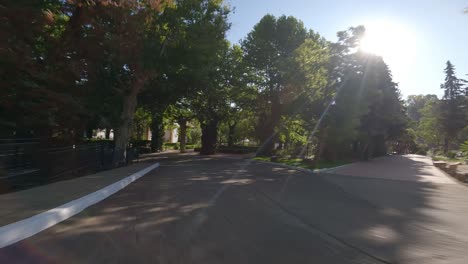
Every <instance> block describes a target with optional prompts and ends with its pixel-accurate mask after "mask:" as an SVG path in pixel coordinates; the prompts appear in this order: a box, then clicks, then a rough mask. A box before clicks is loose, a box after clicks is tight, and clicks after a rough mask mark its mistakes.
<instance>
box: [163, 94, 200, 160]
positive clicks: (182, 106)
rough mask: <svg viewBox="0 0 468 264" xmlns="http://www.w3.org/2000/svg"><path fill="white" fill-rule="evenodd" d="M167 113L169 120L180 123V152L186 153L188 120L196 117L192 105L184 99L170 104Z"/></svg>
mask: <svg viewBox="0 0 468 264" xmlns="http://www.w3.org/2000/svg"><path fill="white" fill-rule="evenodd" d="M166 114H167V116H168V118H169V120H172V121H173V122H175V123H177V124H178V125H179V141H180V152H181V153H184V152H185V146H186V143H187V142H186V141H187V122H189V121H190V120H192V119H193V118H194V114H193V112H192V111H191V110H190V105H189V103H188V102H187V101H186V100H184V99H182V100H180V101H179V102H177V103H176V104H174V105H171V106H169V107H168V109H167V110H166Z"/></svg>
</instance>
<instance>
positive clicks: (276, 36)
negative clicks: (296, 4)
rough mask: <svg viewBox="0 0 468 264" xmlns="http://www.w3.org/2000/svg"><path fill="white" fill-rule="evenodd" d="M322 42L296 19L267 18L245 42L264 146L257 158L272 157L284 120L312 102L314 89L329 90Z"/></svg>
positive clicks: (262, 20)
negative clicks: (302, 104) (300, 103)
mask: <svg viewBox="0 0 468 264" xmlns="http://www.w3.org/2000/svg"><path fill="white" fill-rule="evenodd" d="M319 39H320V38H319V37H318V34H316V33H314V32H312V31H310V32H308V31H307V30H306V28H305V27H304V25H303V23H302V22H301V21H299V20H297V19H296V18H294V17H286V16H281V17H279V18H275V17H274V16H272V15H266V16H265V17H263V18H262V19H261V20H260V22H259V23H258V24H257V25H255V26H254V29H253V30H252V31H251V32H250V33H249V34H248V35H247V37H246V38H245V39H244V40H243V42H242V48H243V50H244V52H245V58H246V59H245V60H246V63H247V65H248V66H249V67H250V68H251V69H252V71H253V72H254V73H255V77H256V78H255V79H253V83H254V84H255V85H256V88H257V93H258V97H257V110H256V111H257V112H258V113H259V118H258V125H257V129H258V138H259V139H260V141H261V142H263V146H262V147H261V148H260V149H259V151H258V153H257V154H259V155H269V154H271V153H272V152H273V148H274V144H275V142H276V141H277V133H276V132H275V130H277V129H278V127H279V123H280V121H281V118H282V116H283V115H284V114H285V113H286V112H291V106H292V105H294V104H295V103H297V101H298V100H300V97H301V96H305V97H306V98H311V97H313V96H312V95H313V94H315V92H316V91H314V89H317V88H318V87H323V86H325V85H324V83H325V82H326V79H325V78H322V77H323V74H325V72H326V69H325V67H324V61H326V60H327V52H326V47H325V46H324V45H323V44H324V43H321V42H320V41H319ZM296 105H297V104H296ZM292 112H294V110H293V111H292Z"/></svg>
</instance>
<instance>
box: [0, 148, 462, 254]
mask: <svg viewBox="0 0 468 264" xmlns="http://www.w3.org/2000/svg"><path fill="white" fill-rule="evenodd" d="M404 162H406V161H404ZM404 166H408V170H409V171H410V173H416V174H418V173H421V172H422V171H423V170H425V168H424V165H423V164H420V163H418V162H417V161H407V163H404ZM418 175H419V174H418ZM458 187H461V186H458V185H448V184H442V185H438V184H431V183H429V182H417V181H398V180H382V179H373V178H355V177H349V176H339V175H333V176H331V177H330V176H325V175H310V174H304V173H301V172H297V171H295V170H289V169H285V168H281V167H276V166H272V165H268V164H260V163H256V162H252V161H243V160H227V159H218V158H214V157H198V156H190V155H187V156H178V157H168V158H164V162H163V163H162V166H161V168H160V170H159V171H157V172H155V173H150V174H149V175H147V176H145V177H143V178H141V179H140V180H138V181H136V182H135V183H133V184H132V185H130V186H129V187H128V188H126V189H125V190H123V191H121V192H119V193H117V194H116V195H114V196H112V197H111V198H109V199H106V200H104V201H103V202H102V203H100V204H98V205H95V206H92V207H90V208H88V209H87V210H85V211H84V212H83V213H81V214H79V215H77V216H75V217H73V218H71V219H69V220H67V221H65V222H62V223H61V224H59V225H57V226H55V227H53V228H51V229H48V230H46V231H44V232H41V233H40V234H38V235H36V236H34V237H32V238H30V239H27V240H24V241H22V242H20V243H17V244H15V245H12V246H9V247H7V248H4V249H0V262H1V263H13V262H21V263H415V262H421V263H444V261H445V262H450V263H457V261H464V259H463V250H466V248H467V247H466V246H467V244H466V241H467V240H466V239H465V238H464V235H466V234H468V230H467V227H465V226H462V223H464V221H463V219H465V222H466V218H464V217H466V215H467V214H468V209H467V208H466V206H467V205H468V203H466V202H467V199H466V197H467V196H466V195H465V196H460V194H461V192H463V191H466V189H459V188H458ZM465 194H466V193H465ZM456 213H458V214H459V215H458V216H457V215H454V214H456ZM447 219H448V220H447ZM460 263H465V262H460Z"/></svg>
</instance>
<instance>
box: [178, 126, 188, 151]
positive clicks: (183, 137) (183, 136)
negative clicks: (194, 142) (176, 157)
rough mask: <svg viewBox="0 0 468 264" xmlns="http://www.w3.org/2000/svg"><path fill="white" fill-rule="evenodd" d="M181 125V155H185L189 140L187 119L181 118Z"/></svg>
mask: <svg viewBox="0 0 468 264" xmlns="http://www.w3.org/2000/svg"><path fill="white" fill-rule="evenodd" d="M178 123H179V129H180V133H179V141H180V153H185V145H186V139H187V119H185V118H181V119H179V120H178Z"/></svg>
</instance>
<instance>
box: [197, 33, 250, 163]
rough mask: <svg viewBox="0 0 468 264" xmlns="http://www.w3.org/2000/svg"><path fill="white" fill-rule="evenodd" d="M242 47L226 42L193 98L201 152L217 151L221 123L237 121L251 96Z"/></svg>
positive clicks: (208, 153) (210, 152) (207, 153)
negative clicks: (237, 113) (246, 78)
mask: <svg viewBox="0 0 468 264" xmlns="http://www.w3.org/2000/svg"><path fill="white" fill-rule="evenodd" d="M242 58H243V54H242V50H241V49H240V47H238V46H230V44H229V43H227V42H225V43H224V48H222V49H220V50H219V53H218V57H217V60H216V61H213V62H214V64H213V65H212V68H211V72H208V74H207V76H206V79H205V83H204V85H203V86H201V87H202V89H200V91H199V93H197V94H196V95H195V96H193V97H192V99H191V104H192V109H193V111H194V113H195V114H196V116H197V119H198V121H199V122H200V126H201V129H202V147H201V151H200V154H202V155H210V154H213V153H215V151H216V147H217V139H218V126H219V124H220V123H221V122H223V121H233V120H234V117H233V116H234V115H235V114H236V112H237V111H238V109H240V108H238V107H242V106H243V104H244V100H245V97H248V94H249V93H248V92H246V91H247V89H248V86H247V85H246V83H245V82H244V75H243V74H242V72H243V71H242V65H243V64H242Z"/></svg>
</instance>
